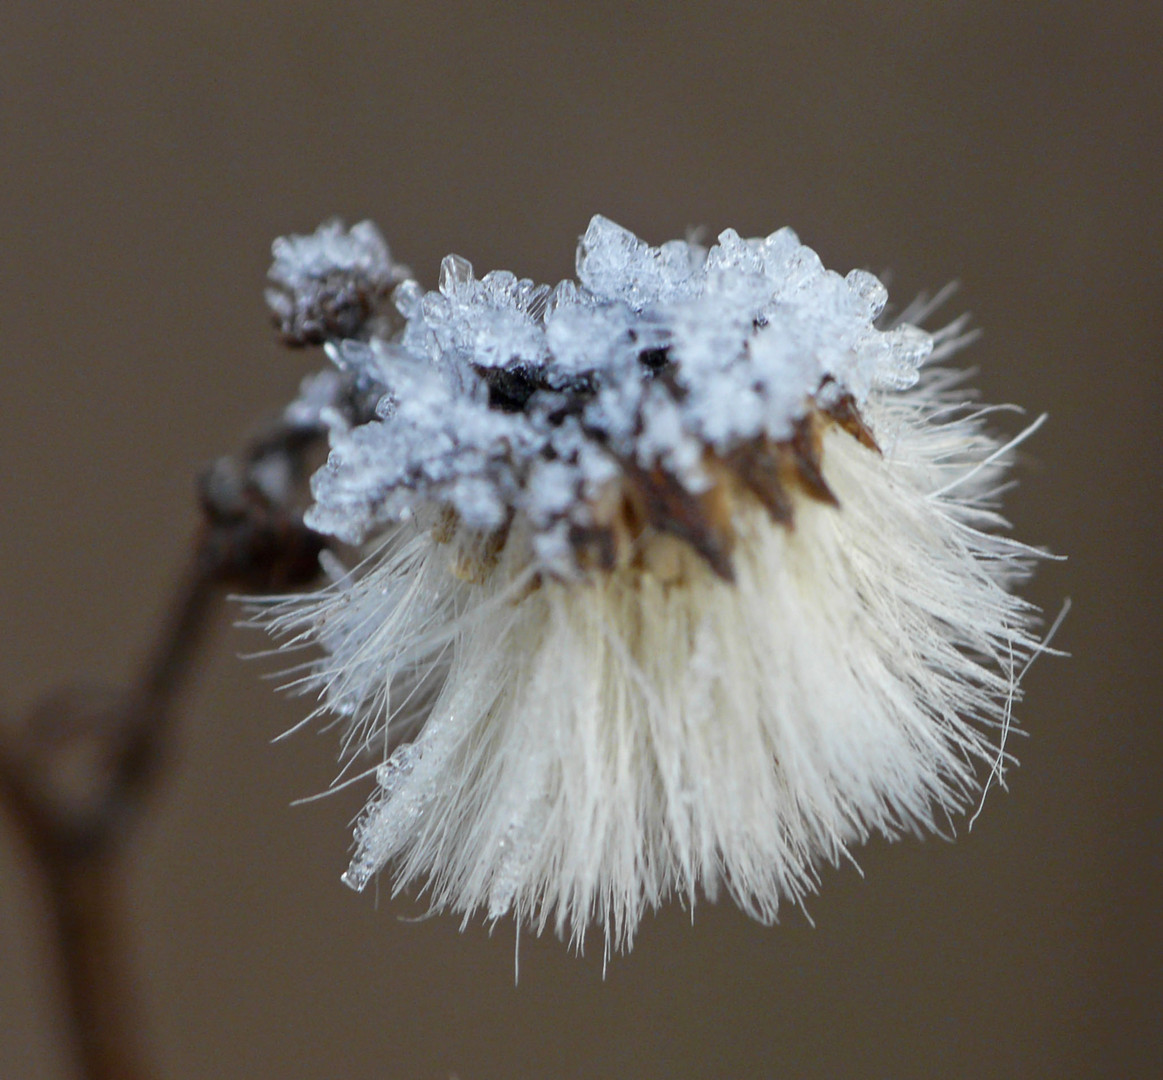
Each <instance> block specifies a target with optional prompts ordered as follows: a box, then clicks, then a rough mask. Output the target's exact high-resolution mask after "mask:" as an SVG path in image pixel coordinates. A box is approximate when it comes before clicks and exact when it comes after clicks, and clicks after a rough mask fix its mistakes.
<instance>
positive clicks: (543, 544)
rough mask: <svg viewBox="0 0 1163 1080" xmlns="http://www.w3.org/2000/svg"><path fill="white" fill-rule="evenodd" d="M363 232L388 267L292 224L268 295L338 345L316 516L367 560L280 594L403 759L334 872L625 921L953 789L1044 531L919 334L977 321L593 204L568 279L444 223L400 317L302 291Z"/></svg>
mask: <svg viewBox="0 0 1163 1080" xmlns="http://www.w3.org/2000/svg"><path fill="white" fill-rule="evenodd" d="M345 237H346V239H345ZM356 249H358V250H360V251H369V252H377V253H379V254H378V255H377V256H376V257H375V258H373V259H372V260H371V262H372V263H374V273H373V274H372V275H371V277H370V278H369V277H368V276H367V274H365V275H364V277H363V278H359V277H358V275H356V278H357V280H358V281H363V280H365V279H367V280H371V279H373V278H374V280H375V281H376V282H378V283H380V284H377V285H376V288H375V289H371V288H364V289H363V292H362V293H361V295H365V296H370V295H371V294H372V293H374V292H375V291H376V290H379V291H380V292H382V291H383V290H382V288H381V285H386V284H387V283H389V282H393V281H395V280H397V279H398V278H399V277H401V276H402V274H401V273H399V272H398V271H397V268H396V267H395V264H393V263H392V262H391V260H390V258H389V256H388V255H387V248H386V246H384V245H383V242H382V240H379V238H378V234H377V233H375V231H374V229H373V228H372V226H370V225H368V224H367V223H364V224H362V225H359V226H356V228H355V229H353V230H352V232H351V233H350V234H343V233H342V231H341V230H338V226H335V225H330V226H325V227H324V229H323V230H321V231H320V233H318V234H316V237H314V238H302V237H298V238H293V239H291V240H283V241H280V242H279V243H278V244H277V245H276V248H275V251H276V255H277V261H276V263H275V268H274V270H273V271H272V276H273V278H274V280H275V281H276V283H277V286H278V288H277V289H276V291H275V293H274V295H273V296H272V304H273V306H274V307H275V310H276V312H277V313H278V315H279V317H280V319H282V320H283V322H284V325H287V324H290V325H292V326H295V325H299V324H303V325H310V326H312V327H317V328H321V329H319V331H318V334H317V335H316V334H315V331H314V330H313V331H312V332H311V335H306V336H307V337H308V339H309V340H315V338H316V337H318V336H321V337H322V338H323V339H324V340H325V341H326V350H327V354H328V356H329V357H330V359H331V360H332V361H333V363H334V365H335V367H336V368H337V369H338V372H339V374H338V375H337V374H335V373H331V374H325V375H321V376H318V377H316V378H315V379H313V380H309V381H308V383H307V384H306V385H305V387H304V393H303V397H302V399H301V400H300V401H299V402H296V403H295V405H294V406H292V408H293V409H294V410H297V415H306V416H312V417H316V418H318V419H319V420H320V421H321V422H322V423H324V424H326V426H327V427H328V429H329V432H330V441H331V453H330V458H329V460H328V462H327V465H326V466H325V467H324V468H322V469H321V470H320V471H319V472H318V474H317V475H316V476H315V478H314V482H313V493H314V498H315V503H314V506H313V507H312V509H311V510H310V511H309V514H308V518H307V520H308V523H309V524H310V525H311V526H312V527H313V528H315V529H316V530H319V531H320V532H322V533H325V534H328V535H330V536H332V537H335V538H338V539H339V540H341V541H343V542H345V543H348V544H354V545H366V550H365V557H364V559H363V561H362V562H361V563H360V565H358V566H357V567H356V568H355V569H353V570H351V571H350V572H347V571H344V570H342V569H341V568H339V567H338V565H337V564H336V563H335V562H334V561H332V563H330V564H329V565H330V566H331V569H332V582H331V584H330V585H328V586H327V587H325V588H323V589H322V590H320V591H319V592H316V593H314V594H313V595H309V596H305V597H299V598H293V599H289V600H285V601H283V602H282V603H280V604H279V605H278V606H276V607H275V608H274V609H273V610H269V609H268V610H267V611H266V612H265V613H264V615H263V619H264V621H265V622H266V623H267V624H268V625H269V626H270V627H271V628H272V629H273V630H274V631H275V632H276V633H279V634H283V635H286V636H288V637H289V638H290V639H291V640H292V641H294V642H297V643H310V644H317V645H319V646H322V649H323V653H324V655H323V657H322V659H319V660H317V661H313V662H311V663H310V665H309V666H308V668H307V669H306V672H305V674H304V675H303V677H302V679H301V681H300V686H301V687H302V688H304V689H306V690H311V691H317V692H318V693H319V694H320V697H321V705H320V707H319V709H318V710H316V712H317V713H318V712H323V711H329V712H332V713H334V714H337V715H339V716H340V717H343V718H345V720H346V739H345V742H344V749H345V752H346V753H347V754H348V755H349V756H350V757H351V758H353V759H358V758H359V757H360V756H362V755H365V754H371V755H375V756H377V757H378V758H379V760H380V763H379V764H378V765H377V766H375V768H374V773H375V777H376V790H375V793H374V794H373V796H372V798H371V801H370V802H369V804H368V806H367V809H366V811H365V812H364V814H363V816H362V817H361V819H360V820H359V822H358V824H357V827H356V831H355V843H356V848H355V854H354V858H353V860H352V862H351V866H350V868H349V870H348V871H347V874H346V876H345V880H346V881H347V882H348V883H349V884H351V885H353V886H354V887H356V888H362V887H363V886H364V885H365V884H366V883H367V882H368V881H369V880H370V879H371V878H372V877H373V875H375V874H376V873H377V872H379V871H380V870H381V869H383V868H384V867H386V866H390V867H391V868H392V874H393V881H394V888H395V889H396V890H401V889H405V888H408V887H411V886H418V887H421V891H422V892H424V893H426V895H427V898H428V901H429V902H430V904H431V905H432V907H433V908H434V909H451V910H452V911H455V912H459V913H461V914H462V915H463V916H464V918H466V919H467V918H469V917H470V916H471V915H472V914H473V913H474V912H481V913H483V914H484V916H485V917H486V918H487V919H490V920H495V919H497V918H499V917H501V916H502V915H505V914H509V913H511V914H512V915H514V916H515V918H516V919H517V920H518V921H519V922H525V923H528V924H531V925H532V926H534V927H535V928H536V929H537V930H538V931H541V930H543V929H544V928H545V927H546V926H552V927H553V928H554V929H555V930H556V931H557V933H558V934H560V935H563V936H564V935H568V936H570V938H571V939H572V940H573V941H574V943H575V944H577V945H579V946H580V945H581V943H582V940H583V936H584V933H585V930H586V927H587V926H588V925H590V924H596V925H598V926H600V927H601V928H602V930H603V932H604V936H605V948H606V950H607V952H608V951H609V950H610V949H611V948H624V947H628V946H629V944H630V943H631V941H632V938H633V935H634V932H635V929H636V927H637V925H638V922H639V920H640V918H641V917H642V914H643V912H644V910H645V909H646V908H649V907H654V906H656V905H658V904H659V903H660V902H661V901H662V900H663V899H664V898H666V897H667V896H668V895H670V894H671V893H678V894H680V895H681V896H682V897H684V898H685V899H686V901H687V902H688V903H690V904H692V905H693V904H694V902H695V899H696V896H697V895H698V894H699V893H700V892H701V893H702V894H704V895H706V896H709V897H711V898H714V897H715V896H716V895H717V894H718V893H719V892H720V891H721V890H726V891H727V892H728V893H730V895H731V896H732V897H733V898H734V899H735V901H736V902H737V903H738V904H739V905H740V906H741V907H743V908H744V909H745V910H746V911H748V912H749V913H751V914H752V915H754V916H755V917H757V918H759V919H763V920H770V919H772V918H774V917H775V915H776V911H777V908H778V905H779V903H780V901H781V900H782V899H790V900H793V901H794V900H796V899H798V898H800V897H802V896H803V895H804V894H805V893H806V892H808V891H810V890H811V889H813V888H814V886H815V883H816V875H817V867H818V865H819V864H820V863H821V862H822V861H828V862H836V861H838V860H839V859H840V858H841V857H842V856H843V855H845V853H846V851H847V849H848V848H849V847H850V846H851V845H853V844H857V843H860V842H862V841H864V840H865V839H866V838H867V837H868V836H869V835H870V834H872V833H873V832H880V833H883V834H885V835H888V836H894V835H897V834H898V833H900V832H901V831H903V830H915V831H920V830H928V829H934V828H937V827H938V826H939V824H940V823H941V822H943V821H944V820H945V818H946V816H947V815H949V814H951V813H954V812H958V811H961V810H963V809H965V808H966V806H967V804H968V802H969V801H970V800H971V798H972V797H973V794H974V792H976V791H977V790H978V787H979V785H978V781H977V778H976V773H977V771H979V766H980V765H981V763H982V762H986V763H989V764H991V765H996V764H997V763H998V762H999V761H1000V760H1001V757H1000V756H999V755H1002V751H1001V750H1000V749H999V738H998V733H999V730H1002V729H1004V727H1005V726H1006V725H1008V723H1009V709H1010V705H1011V703H1012V700H1013V698H1014V695H1015V691H1016V670H1017V669H1018V668H1019V667H1020V665H1021V664H1022V663H1023V661H1024V659H1025V658H1027V657H1028V656H1030V655H1031V653H1032V652H1033V650H1034V649H1035V647H1036V646H1035V642H1034V640H1033V639H1032V637H1031V636H1030V632H1029V630H1030V623H1031V620H1032V616H1033V614H1034V612H1033V610H1032V609H1031V607H1030V606H1029V605H1028V604H1027V603H1026V602H1024V601H1022V600H1021V599H1018V598H1016V597H1015V596H1014V595H1013V594H1012V593H1011V591H1010V588H1011V586H1012V585H1013V584H1014V582H1015V581H1017V580H1018V579H1020V578H1022V577H1023V576H1024V575H1025V574H1026V572H1027V571H1028V569H1029V563H1030V560H1031V556H1032V554H1033V553H1032V552H1031V550H1030V549H1028V548H1026V547H1024V546H1022V545H1020V544H1018V543H1016V542H1014V541H1012V540H1009V539H1006V538H1004V537H1001V536H999V535H997V530H998V528H999V527H1001V526H1003V525H1004V522H1003V521H1002V519H1001V518H1000V517H999V515H998V513H997V495H998V493H999V492H1000V490H1001V488H1002V477H1003V474H1004V473H1005V471H1006V468H1007V465H1008V461H1009V458H1010V450H1011V449H1012V446H1013V445H1015V443H1011V444H1008V445H1007V446H1001V445H999V443H998V442H997V441H996V440H995V439H994V438H993V437H992V436H991V435H990V434H989V433H988V432H987V431H986V426H985V425H986V421H987V417H988V416H989V414H990V412H991V410H990V409H987V408H982V407H979V406H976V405H974V404H972V403H971V400H972V396H971V395H969V394H967V393H966V391H964V390H963V389H962V386H961V384H962V379H961V377H960V376H959V375H958V374H956V373H951V372H949V371H943V370H941V369H940V368H932V367H931V365H932V362H933V361H937V360H940V359H943V358H945V357H947V356H948V355H949V354H950V353H951V352H952V351H953V350H954V349H955V348H957V346H958V345H959V344H961V343H962V342H963V341H964V340H965V335H964V334H963V332H962V331H963V325H962V323H961V322H955V323H953V324H952V325H951V326H949V327H947V328H946V329H944V330H941V331H938V332H936V333H932V334H930V333H927V332H925V331H923V330H921V329H918V328H917V327H916V326H914V325H911V324H910V322H909V321H907V320H908V318H910V317H912V318H920V317H922V316H923V315H924V314H925V311H924V310H923V306H918V307H915V309H914V310H913V312H912V313H911V315H910V313H908V312H906V313H905V316H904V317H902V318H900V319H897V320H895V321H891V322H888V323H887V324H886V323H884V322H882V321H881V316H882V312H883V309H884V307H885V302H886V299H887V294H886V291H885V288H884V286H883V285H882V284H881V283H880V281H878V280H877V279H876V278H875V277H874V276H873V275H871V274H869V273H866V272H864V271H861V270H854V271H852V272H851V273H850V274H848V275H847V277H841V276H840V275H838V274H835V273H833V272H831V271H827V270H825V269H824V267H823V266H822V265H821V263H820V260H819V258H818V257H817V256H816V254H815V253H814V252H812V251H811V250H810V249H809V248H807V247H805V246H804V245H803V244H801V243H800V242H799V240H798V239H797V237H796V235H795V233H793V232H792V231H791V230H790V229H781V230H780V231H779V232H776V233H773V234H772V235H771V236H769V237H767V238H766V239H755V240H745V239H741V238H740V237H739V236H738V235H737V234H736V233H735V232H733V231H731V230H728V231H726V232H724V233H722V234H721V235H720V236H719V238H718V241H717V243H715V244H714V245H713V246H712V247H710V248H709V249H704V248H703V247H700V246H698V245H697V244H694V243H689V242H685V241H673V242H671V243H667V244H663V245H662V246H661V247H658V248H655V247H650V246H648V245H647V244H645V243H644V242H643V241H641V240H639V239H638V238H637V237H635V236H633V235H632V234H631V233H629V232H627V231H626V230H625V229H622V228H620V227H619V226H617V225H615V224H614V223H613V222H611V221H608V220H606V219H605V218H601V217H595V218H594V219H593V221H592V222H591V223H590V226H589V228H588V230H587V231H586V233H585V235H584V237H582V240H581V243H580V246H579V248H578V253H577V277H578V280H577V282H576V283H575V282H572V281H565V282H562V283H561V284H559V285H557V286H556V287H555V288H550V287H548V286H544V285H535V284H533V283H532V282H531V281H527V280H519V279H518V278H516V277H515V276H514V275H512V274H510V273H505V272H493V273H490V274H486V275H485V276H484V277H483V278H479V279H478V278H477V277H475V276H474V274H473V270H472V267H471V266H470V265H469V263H467V262H466V261H465V260H463V259H461V258H458V257H456V256H449V257H448V258H446V259H445V260H444V262H443V264H442V266H441V269H440V282H439V288H438V289H437V290H436V291H432V292H425V291H424V290H423V289H422V288H421V287H420V286H419V285H418V284H417V283H416V282H415V281H412V280H404V281H403V282H402V283H401V284H399V285H398V287H397V288H396V289H395V292H394V294H393V297H392V299H393V301H394V306H395V308H396V310H397V312H398V317H397V318H396V320H395V323H394V325H393V324H392V323H391V322H390V321H389V320H388V318H387V316H385V315H384V314H383V313H382V312H377V310H376V309H375V307H374V305H373V304H368V305H366V306H365V308H364V309H362V310H363V318H362V319H361V320H355V321H353V322H348V323H344V321H343V320H335V319H330V320H329V319H327V318H323V319H318V318H315V319H309V318H307V317H306V316H303V317H301V316H300V315H299V314H298V313H299V312H302V311H306V312H312V311H318V310H329V307H328V303H327V302H326V298H324V300H323V301H322V302H321V301H320V298H319V297H320V292H321V290H320V288H319V282H320V281H323V282H328V283H330V284H329V285H328V289H327V290H322V291H323V292H328V290H330V292H329V293H328V295H330V294H340V295H346V293H345V292H344V289H345V285H344V282H345V280H346V279H345V277H344V270H345V268H346V267H347V266H349V265H354V263H355V261H354V260H353V259H352V258H351V257H350V251H352V250H356ZM320 251H333V252H336V253H337V254H338V256H343V257H345V258H347V262H343V261H342V260H341V259H340V258H338V257H337V259H336V264H335V266H333V267H328V266H326V265H320V260H319V258H318V256H319V253H320ZM300 254H305V255H309V256H310V258H309V259H307V261H308V262H309V263H310V265H309V266H308V267H307V268H306V270H304V269H302V268H300V267H299V266H297V265H296V262H297V259H298V257H299V255H300ZM323 262H326V260H325V259H324V260H323ZM361 265H362V264H361ZM300 282H305V283H306V285H305V287H304V289H303V290H302V292H303V293H304V295H300V290H299V285H298V283H300ZM349 291H350V290H349ZM345 310H347V309H345ZM369 318H370V319H371V320H372V321H371V322H368V321H367V320H368V319H369ZM296 320H298V321H296ZM926 363H928V364H929V365H930V366H926V367H924V368H922V365H924V364H926ZM1015 442H1016V441H1015Z"/></svg>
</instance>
